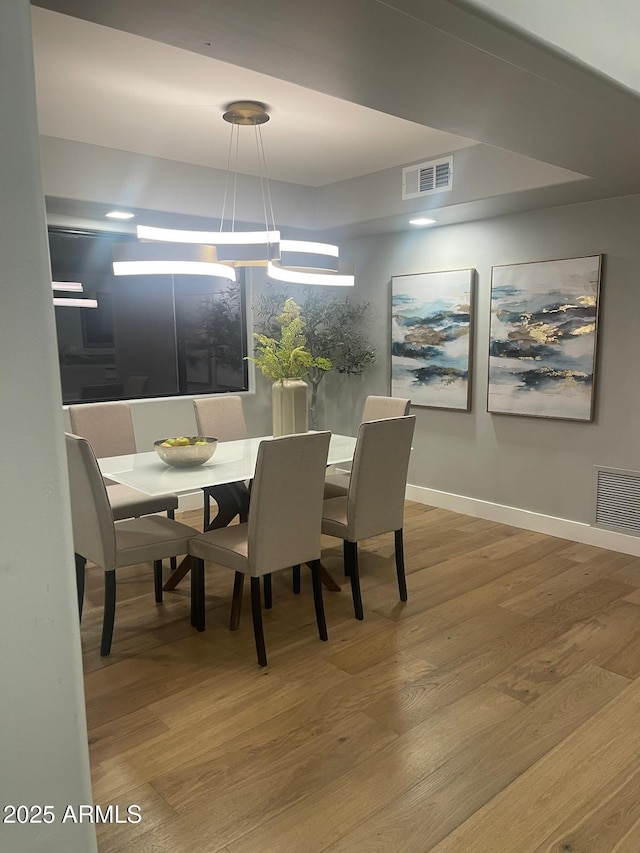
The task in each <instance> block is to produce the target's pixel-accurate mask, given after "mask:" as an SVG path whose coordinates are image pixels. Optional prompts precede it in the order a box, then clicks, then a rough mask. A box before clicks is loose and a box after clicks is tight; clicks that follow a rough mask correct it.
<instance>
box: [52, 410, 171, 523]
mask: <svg viewBox="0 0 640 853" xmlns="http://www.w3.org/2000/svg"><path fill="white" fill-rule="evenodd" d="M69 420H70V421H71V432H72V433H73V434H74V435H81V436H82V437H83V438H86V439H87V440H88V441H89V442H90V443H91V447H92V448H93V452H94V453H95V455H96V456H97V457H98V458H99V459H101V458H103V457H107V456H126V455H127V454H129V453H135V452H136V440H135V435H134V432H133V421H132V419H131V410H130V408H129V403H128V402H126V400H117V401H114V402H109V403H86V404H83V405H79V406H69ZM150 449H153V448H150ZM105 482H106V484H107V490H108V494H109V503H110V504H111V510H112V512H113V518H114V520H115V521H120V520H121V519H123V518H138V517H139V516H141V515H151V514H152V513H155V512H166V513H167V515H168V516H169V518H173V517H174V514H175V511H176V509H177V508H178V498H177V496H176V495H173V494H170V493H167V494H164V495H156V496H153V497H152V496H151V495H145V494H144V493H143V492H139V491H138V490H137V489H132V488H130V487H129V486H123V485H121V484H120V483H113V482H112V481H110V480H108V479H107V480H106V481H105Z"/></svg>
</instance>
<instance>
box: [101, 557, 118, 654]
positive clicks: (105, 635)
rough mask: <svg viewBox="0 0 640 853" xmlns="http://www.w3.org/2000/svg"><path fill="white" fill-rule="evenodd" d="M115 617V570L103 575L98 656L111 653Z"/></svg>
mask: <svg viewBox="0 0 640 853" xmlns="http://www.w3.org/2000/svg"><path fill="white" fill-rule="evenodd" d="M115 616H116V573H115V570H111V571H109V572H105V573H104V616H103V618H102V640H101V641H100V654H101V655H102V657H106V656H107V655H108V654H109V653H110V651H111V640H112V639H113V623H114V621H115Z"/></svg>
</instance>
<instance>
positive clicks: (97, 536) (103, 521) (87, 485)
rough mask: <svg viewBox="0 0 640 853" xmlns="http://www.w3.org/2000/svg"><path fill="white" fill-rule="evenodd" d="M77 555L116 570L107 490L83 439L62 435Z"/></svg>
mask: <svg viewBox="0 0 640 853" xmlns="http://www.w3.org/2000/svg"><path fill="white" fill-rule="evenodd" d="M65 441H66V446H67V467H68V471H69V489H70V493H71V519H72V522H73V546H74V550H75V552H76V554H81V555H82V556H83V557H85V559H87V560H91V562H92V563H96V564H97V565H98V566H101V567H102V568H103V569H105V570H110V569H113V568H115V560H116V533H115V527H114V524H113V516H112V514H111V506H110V505H109V498H108V497H107V490H106V487H105V485H104V480H103V479H102V475H101V473H100V468H99V467H98V463H97V461H96V456H95V453H94V452H93V449H92V447H91V444H90V443H89V441H88V440H87V439H86V438H81V437H80V436H78V435H71V434H70V433H65Z"/></svg>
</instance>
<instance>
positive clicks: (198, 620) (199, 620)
mask: <svg viewBox="0 0 640 853" xmlns="http://www.w3.org/2000/svg"><path fill="white" fill-rule="evenodd" d="M204 605H205V601H204V560H200V559H198V558H197V557H194V558H193V566H192V569H191V624H192V625H193V626H194V627H195V629H196V630H197V631H204V627H205V606H204Z"/></svg>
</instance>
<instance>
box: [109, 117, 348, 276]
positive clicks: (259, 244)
mask: <svg viewBox="0 0 640 853" xmlns="http://www.w3.org/2000/svg"><path fill="white" fill-rule="evenodd" d="M222 118H223V119H224V120H225V121H226V122H228V123H229V124H231V135H230V140H229V153H228V159H227V173H226V182H225V190H224V197H223V201H222V213H221V217H220V229H219V230H218V231H188V230H180V229H173V228H155V227H151V226H146V225H138V227H137V235H138V239H139V240H142V241H151V243H149V244H146V245H148V246H152V245H154V244H155V245H156V247H158V246H159V245H162V247H163V248H161V249H160V248H155V249H154V250H152V249H149V251H151V252H153V253H154V254H155V257H159V256H160V255H168V254H170V252H169V249H168V247H169V245H170V244H172V243H173V244H181V245H182V246H183V249H182V252H183V253H184V250H185V249H186V248H187V247H188V246H191V247H192V248H194V249H195V248H196V247H197V248H198V249H200V250H205V249H206V248H207V247H209V248H210V249H212V250H213V252H214V253H215V254H214V255H213V256H212V258H211V262H214V260H215V262H216V263H217V264H218V265H222V266H226V267H228V268H233V267H245V266H264V267H267V275H268V276H269V277H270V278H273V279H276V280H278V281H283V282H287V283H290V284H322V285H338V286H351V287H352V286H353V285H354V283H355V281H354V277H353V275H352V274H350V273H348V272H347V271H346V270H345V269H343V268H342V265H340V264H339V261H338V255H339V250H338V247H337V246H333V245H330V244H327V243H316V242H309V241H304V240H281V238H280V232H279V230H278V229H277V228H276V226H275V218H274V214H273V204H272V201H271V190H270V187H269V178H268V173H267V163H266V157H265V151H264V144H263V141H262V131H261V125H263V124H265V123H266V122H268V121H269V119H270V116H269V113H268V112H267V109H266V106H265V105H264V104H263V103H260V102H259V101H234V102H233V103H230V104H228V105H227V107H226V109H225V112H224V113H223V116H222ZM246 126H250V127H253V129H254V137H255V147H256V162H257V164H258V169H257V170H258V177H259V181H260V206H261V208H262V214H263V219H264V226H265V227H264V230H259V231H258V230H255V231H236V206H237V205H236V203H237V191H238V174H239V168H238V167H239V162H238V161H239V148H240V146H239V134H240V128H241V127H246ZM138 245H139V246H144V245H145V244H144V243H142V244H138ZM117 248H118V251H119V252H123V251H126V247H117ZM128 250H129V251H130V252H131V251H132V250H133V251H134V252H136V251H138V250H137V249H135V248H134V245H132V244H130V246H129V248H128ZM127 270H128V272H126V273H124V272H119V271H117V270H116V264H114V272H115V274H116V275H118V274H120V275H122V274H131V267H130V266H129V267H127ZM167 271H169V270H168V269H167ZM185 272H187V270H186V269H185ZM204 274H206V273H204ZM209 274H213V275H220V274H221V273H219V272H215V273H214V272H212V273H209Z"/></svg>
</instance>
